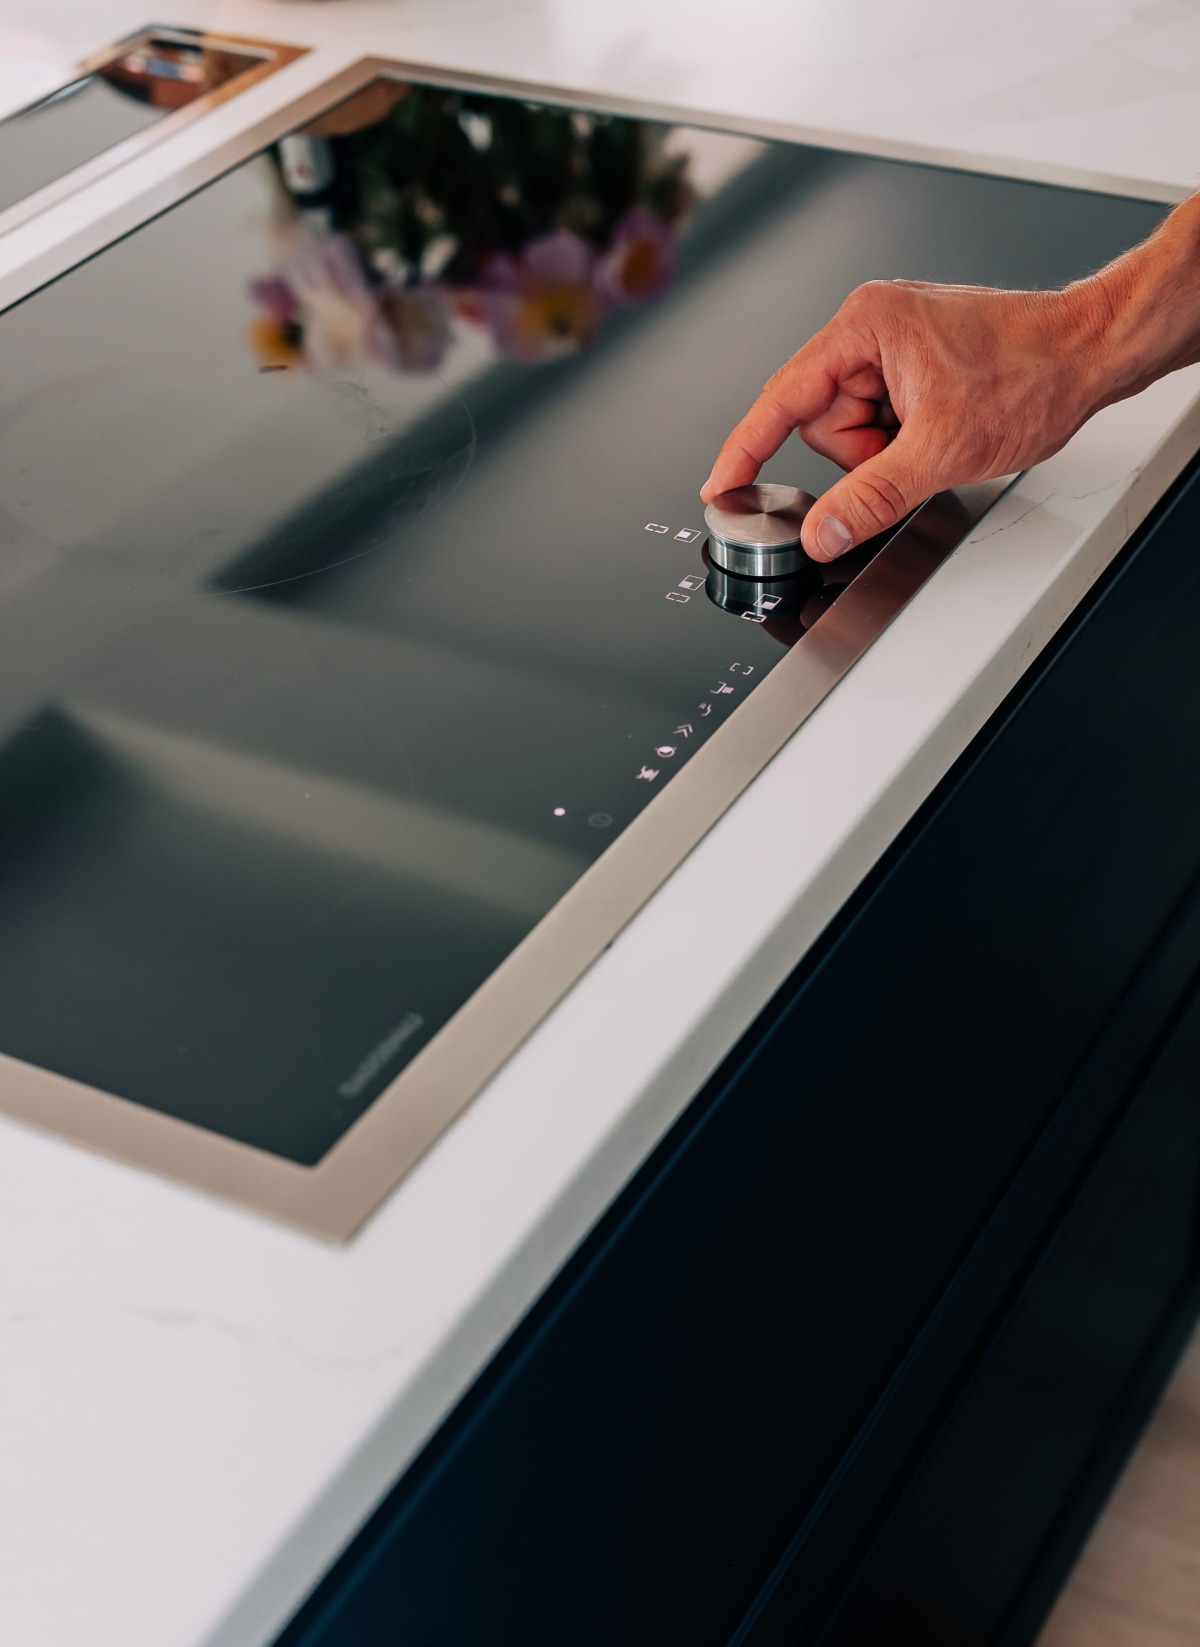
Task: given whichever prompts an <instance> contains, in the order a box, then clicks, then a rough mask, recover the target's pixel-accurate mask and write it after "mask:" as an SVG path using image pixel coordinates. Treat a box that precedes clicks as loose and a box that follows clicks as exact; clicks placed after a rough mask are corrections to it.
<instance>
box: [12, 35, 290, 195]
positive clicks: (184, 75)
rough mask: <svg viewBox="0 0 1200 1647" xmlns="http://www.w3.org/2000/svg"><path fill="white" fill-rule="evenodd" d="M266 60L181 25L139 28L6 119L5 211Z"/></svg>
mask: <svg viewBox="0 0 1200 1647" xmlns="http://www.w3.org/2000/svg"><path fill="white" fill-rule="evenodd" d="M262 60H263V58H262V55H252V54H250V53H247V52H244V51H236V50H233V49H231V48H230V47H228V46H223V45H218V44H216V43H210V42H206V41H205V40H204V38H203V37H202V36H199V35H197V36H195V37H192V38H189V37H188V36H187V35H186V34H184V33H182V32H181V31H179V30H163V31H161V32H158V33H155V32H152V31H151V32H147V33H146V34H144V35H140V36H138V37H137V38H136V39H135V40H132V41H130V42H128V45H127V46H126V47H125V48H124V49H117V50H114V52H113V54H112V56H111V58H110V59H109V60H108V61H107V62H105V63H104V64H103V65H101V66H100V67H98V68H96V69H94V70H93V71H92V72H91V73H90V74H85V75H81V76H80V78H79V79H78V80H73V81H72V82H71V83H70V85H68V86H64V87H63V88H62V89H61V90H59V91H56V92H53V93H52V94H51V95H50V96H48V97H43V98H40V99H39V100H38V101H37V102H36V103H31V104H30V105H29V107H28V108H25V109H19V110H18V111H17V112H16V113H15V114H11V115H9V116H8V117H7V118H5V119H3V120H0V211H3V210H4V209H5V208H6V207H8V206H12V205H14V204H15V203H16V202H17V201H18V200H24V199H25V197H26V196H27V195H30V194H33V192H34V191H35V190H36V189H41V188H43V187H44V186H45V185H46V184H47V183H53V182H54V181H55V180H56V179H57V178H60V177H63V176H65V175H66V173H67V172H70V171H73V170H74V169H75V167H76V166H82V165H83V164H84V162H85V161H87V160H94V159H95V158H96V156H97V155H99V154H103V153H104V151H105V150H106V149H111V148H112V147H114V145H115V144H117V143H120V142H121V141H122V140H123V139H125V138H127V137H133V136H134V135H135V134H136V133H137V132H140V131H142V130H144V129H145V128H146V127H147V126H152V125H154V124H155V123H156V122H157V121H159V120H161V119H162V118H163V117H164V116H165V115H168V114H170V113H171V112H172V111H173V110H175V109H178V108H183V107H184V106H185V105H186V104H188V103H191V102H194V101H195V100H196V99H197V98H198V97H201V96H203V94H204V93H205V92H207V91H212V90H213V89H215V88H216V87H217V86H221V85H224V84H225V83H226V82H227V81H229V80H232V79H234V78H235V77H236V76H238V75H240V74H244V73H246V71H247V70H249V69H251V68H254V67H256V66H257V65H258V64H260V63H261V62H262Z"/></svg>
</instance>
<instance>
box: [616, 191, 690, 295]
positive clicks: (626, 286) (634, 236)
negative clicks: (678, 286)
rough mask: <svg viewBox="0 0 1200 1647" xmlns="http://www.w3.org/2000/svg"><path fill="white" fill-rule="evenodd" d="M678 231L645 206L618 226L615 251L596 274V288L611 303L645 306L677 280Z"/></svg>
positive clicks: (636, 208)
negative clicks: (676, 234) (676, 232)
mask: <svg viewBox="0 0 1200 1647" xmlns="http://www.w3.org/2000/svg"><path fill="white" fill-rule="evenodd" d="M675 244H676V240H675V231H674V230H673V229H672V228H671V226H670V224H668V223H664V222H663V220H662V219H661V218H660V217H656V216H655V215H654V214H653V212H648V211H647V210H646V208H645V207H644V206H635V207H634V208H633V210H632V211H631V212H627V213H626V215H625V216H624V217H623V218H622V219H621V221H620V223H618V225H617V232H616V235H615V237H614V239H613V246H612V250H611V251H610V252H609V253H608V254H607V256H606V257H604V258H603V259H602V261H601V263H600V265H599V268H598V270H597V278H596V284H597V288H598V289H599V290H600V291H601V292H602V293H603V294H604V296H605V297H606V298H607V299H608V300H609V302H610V303H614V304H628V303H646V302H648V301H649V299H651V298H654V297H658V296H660V295H661V294H662V293H663V292H665V291H666V289H667V287H668V286H669V285H670V284H671V282H672V280H674V278H675Z"/></svg>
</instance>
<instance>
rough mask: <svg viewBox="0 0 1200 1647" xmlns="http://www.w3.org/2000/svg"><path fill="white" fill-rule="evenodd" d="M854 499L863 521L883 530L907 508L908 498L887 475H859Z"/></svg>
mask: <svg viewBox="0 0 1200 1647" xmlns="http://www.w3.org/2000/svg"><path fill="white" fill-rule="evenodd" d="M854 501H855V503H856V505H857V507H858V510H859V512H860V514H861V516H862V518H863V520H864V521H866V522H869V523H870V524H871V525H872V526H875V527H877V528H878V529H879V530H881V531H882V530H883V528H884V527H885V526H891V525H892V523H893V522H894V521H897V520H899V518H900V516H901V515H903V514H904V513H905V511H906V510H907V508H908V500H907V498H906V497H905V495H904V493H903V491H902V490H901V489H900V487H899V486H897V484H896V482H895V481H894V480H890V479H889V478H888V476H887V475H861V476H860V477H859V479H858V484H857V485H856V487H855V489H854Z"/></svg>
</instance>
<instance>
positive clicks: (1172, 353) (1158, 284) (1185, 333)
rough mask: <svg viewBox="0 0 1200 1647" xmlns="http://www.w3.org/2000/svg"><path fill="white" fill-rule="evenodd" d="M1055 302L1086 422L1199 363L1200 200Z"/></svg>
mask: <svg viewBox="0 0 1200 1647" xmlns="http://www.w3.org/2000/svg"><path fill="white" fill-rule="evenodd" d="M1055 295H1056V297H1057V298H1058V299H1059V300H1060V302H1061V312H1062V315H1063V317H1064V328H1065V334H1066V335H1065V338H1064V342H1065V344H1066V346H1067V348H1068V349H1069V350H1070V357H1071V358H1072V359H1073V360H1074V362H1075V363H1076V365H1077V366H1079V367H1081V368H1082V382H1083V384H1084V385H1085V393H1086V395H1087V397H1088V399H1089V401H1090V402H1091V405H1090V407H1089V415H1090V412H1094V411H1099V409H1100V408H1101V407H1102V406H1108V405H1111V404H1112V403H1113V402H1114V401H1117V400H1123V399H1124V398H1125V397H1126V396H1128V395H1132V394H1137V393H1138V391H1139V390H1141V389H1144V388H1145V387H1146V386H1147V385H1148V384H1150V383H1153V382H1154V381H1155V379H1156V378H1159V377H1163V376H1164V375H1165V374H1166V373H1168V372H1172V371H1174V370H1176V368H1178V367H1180V366H1186V365H1188V364H1190V363H1191V362H1192V361H1194V360H1197V359H1200V196H1196V197H1193V198H1192V199H1191V200H1189V201H1187V202H1185V204H1184V205H1183V206H1181V207H1179V208H1178V210H1176V211H1175V212H1173V213H1172V214H1171V216H1170V217H1169V218H1167V220H1166V222H1165V223H1164V224H1163V225H1162V226H1161V227H1160V228H1159V229H1158V230H1157V231H1156V232H1155V233H1154V234H1153V235H1152V236H1151V237H1150V239H1149V240H1146V241H1144V242H1143V243H1142V244H1141V245H1140V246H1137V247H1135V248H1134V249H1133V250H1132V251H1130V252H1126V253H1125V255H1124V256H1123V257H1119V258H1117V259H1116V260H1115V262H1113V263H1110V264H1109V265H1108V266H1107V267H1106V268H1104V269H1101V270H1100V271H1099V273H1098V274H1095V275H1092V276H1090V277H1089V278H1088V279H1087V280H1081V281H1076V282H1075V283H1074V284H1073V285H1071V286H1068V287H1067V288H1066V289H1065V290H1064V291H1062V292H1061V293H1057V294H1055Z"/></svg>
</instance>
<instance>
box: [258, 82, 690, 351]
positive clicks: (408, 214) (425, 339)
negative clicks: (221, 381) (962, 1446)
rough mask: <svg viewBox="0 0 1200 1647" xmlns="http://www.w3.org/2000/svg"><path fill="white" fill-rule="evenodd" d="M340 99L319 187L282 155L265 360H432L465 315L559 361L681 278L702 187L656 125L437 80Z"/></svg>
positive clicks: (266, 294) (261, 296)
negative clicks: (686, 230)
mask: <svg viewBox="0 0 1200 1647" xmlns="http://www.w3.org/2000/svg"><path fill="white" fill-rule="evenodd" d="M351 105H353V106H351ZM381 109H382V111H383V112H382V115H380V110H381ZM346 110H347V111H349V112H348V113H347V114H346V118H345V119H343V120H334V121H333V123H332V124H330V121H331V119H332V116H327V117H324V124H322V127H321V134H320V136H319V139H317V138H314V139H313V140H314V141H318V140H319V141H320V142H321V143H322V145H323V146H324V149H323V152H324V151H325V150H327V151H328V154H327V159H328V161H329V164H328V165H327V166H325V167H324V168H323V169H322V176H323V177H327V178H328V182H327V183H322V186H321V189H320V190H318V191H317V193H316V195H313V194H312V193H311V192H310V194H309V195H307V196H302V195H297V194H296V193H295V192H294V189H293V188H292V187H291V186H290V185H289V182H288V173H287V168H286V167H284V166H283V165H282V164H280V165H278V166H277V178H276V181H277V184H278V186H279V191H280V209H279V221H278V225H277V227H278V236H279V257H278V260H277V263H276V266H275V268H274V269H272V270H271V271H270V273H268V274H266V275H264V277H263V278H261V279H259V280H256V281H254V282H253V283H252V285H251V288H250V290H251V296H252V298H253V301H254V303H255V306H256V309H257V311H258V313H257V315H256V318H255V320H254V322H253V325H252V328H251V338H252V343H253V347H254V350H255V353H256V355H257V357H258V359H259V361H260V363H261V364H262V365H264V366H271V365H280V364H286V365H291V364H295V363H297V362H298V361H301V360H302V361H303V362H304V363H305V364H307V365H308V366H310V367H312V368H314V369H318V370H321V369H336V370H342V369H345V368H346V367H348V366H351V365H355V364H362V363H372V364H375V365H380V366H384V367H388V368H391V369H393V370H403V371H408V372H432V371H435V370H436V369H437V368H438V366H439V365H440V364H441V362H442V360H443V359H444V357H445V354H446V351H447V350H448V349H449V348H450V346H451V344H452V342H453V337H454V326H455V322H456V320H457V321H458V322H459V323H464V322H465V323H467V324H469V325H472V326H475V327H480V328H483V329H485V330H486V331H487V332H488V333H489V334H490V336H491V339H492V343H493V345H494V347H495V349H496V352H497V353H498V354H499V355H501V356H502V357H504V358H507V359H510V360H517V361H523V362H526V363H529V364H536V363H540V362H544V361H551V360H555V359H558V358H560V357H561V356H564V355H569V354H573V353H575V352H577V351H578V350H580V349H583V348H586V347H587V346H588V345H589V344H591V343H592V342H593V341H594V339H595V338H596V335H597V333H598V331H599V330H600V327H601V325H602V324H603V322H604V320H605V318H606V317H607V316H608V315H609V314H611V313H612V312H613V311H614V310H617V309H621V308H627V307H629V306H630V305H634V304H638V303H645V302H649V301H651V300H652V299H654V298H656V297H658V296H660V295H661V294H662V293H663V292H664V291H665V290H666V289H667V288H668V286H669V285H670V284H671V281H672V280H673V279H674V277H675V272H676V266H677V257H678V248H677V236H678V224H679V222H680V220H681V219H682V217H683V216H684V215H685V214H686V212H687V210H688V208H689V207H690V204H691V200H692V191H691V188H690V186H689V184H688V182H687V178H686V175H685V174H686V168H687V161H686V158H685V157H684V156H681V155H678V154H675V155H670V154H668V153H667V152H666V148H665V145H664V142H663V133H662V130H661V129H660V128H657V127H652V126H648V125H644V124H642V123H640V122H638V121H632V120H617V119H609V118H607V117H603V116H581V115H572V114H568V113H566V112H565V111H562V110H556V109H548V108H543V107H541V106H539V105H536V104H531V103H526V104H517V103H512V102H508V101H505V100H500V99H489V98H483V97H474V96H471V97H468V96H467V94H463V93H455V92H448V91H446V90H444V89H442V88H438V87H430V86H424V87H422V86H412V87H409V88H406V91H405V95H404V96H403V97H402V98H400V99H391V100H389V101H388V102H387V103H383V104H379V103H378V102H377V100H376V102H369V103H363V101H362V98H361V97H360V98H359V99H358V100H357V102H356V101H355V100H351V104H347V105H346ZM364 111H365V114H364ZM337 112H338V111H334V113H335V114H336V113H337ZM351 114H353V119H351V118H350V115H351ZM315 129H316V128H314V131H315ZM484 135H486V141H484V140H483V139H484Z"/></svg>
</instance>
